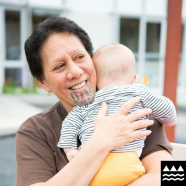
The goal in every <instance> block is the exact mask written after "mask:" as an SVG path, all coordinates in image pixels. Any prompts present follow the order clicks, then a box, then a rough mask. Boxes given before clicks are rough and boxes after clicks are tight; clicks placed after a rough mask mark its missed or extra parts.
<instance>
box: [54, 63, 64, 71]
mask: <svg viewBox="0 0 186 186" xmlns="http://www.w3.org/2000/svg"><path fill="white" fill-rule="evenodd" d="M63 66H64V64H60V65H58V66H57V67H56V68H55V70H57V69H59V68H62V67H63Z"/></svg>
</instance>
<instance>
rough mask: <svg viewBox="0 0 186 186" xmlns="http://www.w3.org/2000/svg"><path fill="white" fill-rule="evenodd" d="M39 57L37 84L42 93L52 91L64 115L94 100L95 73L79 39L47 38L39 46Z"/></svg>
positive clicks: (68, 37) (61, 35)
mask: <svg viewBox="0 0 186 186" xmlns="http://www.w3.org/2000/svg"><path fill="white" fill-rule="evenodd" d="M41 57H42V65H43V73H44V80H43V81H42V82H39V81H38V83H39V84H40V86H41V87H42V88H44V90H45V91H47V92H50V91H52V92H53V93H54V94H55V95H56V96H57V97H58V98H59V100H60V101H61V103H62V104H63V106H64V108H65V109H66V110H67V112H70V111H71V110H72V109H73V107H74V106H76V105H85V104H89V103H91V102H92V101H93V99H94V94H95V91H96V72H95V68H94V65H93V62H92V59H91V57H90V55H89V54H88V53H87V51H86V50H85V48H84V46H83V44H82V43H81V41H80V40H79V38H78V37H76V36H74V35H72V34H69V33H57V34H54V35H52V36H50V37H49V38H48V39H47V40H46V42H45V43H44V45H43V47H42V50H41Z"/></svg>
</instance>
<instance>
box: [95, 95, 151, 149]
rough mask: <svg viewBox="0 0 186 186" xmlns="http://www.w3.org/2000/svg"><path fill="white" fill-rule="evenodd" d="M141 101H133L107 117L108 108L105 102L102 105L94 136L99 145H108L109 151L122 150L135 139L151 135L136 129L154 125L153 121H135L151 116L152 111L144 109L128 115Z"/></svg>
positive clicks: (148, 132) (135, 99)
mask: <svg viewBox="0 0 186 186" xmlns="http://www.w3.org/2000/svg"><path fill="white" fill-rule="evenodd" d="M139 101H140V98H139V97H135V98H133V99H131V100H130V101H128V102H127V103H125V104H124V105H122V106H121V108H120V109H119V110H118V111H117V112H116V113H115V114H113V115H111V116H105V115H106V113H107V109H108V107H107V104H106V103H105V102H103V103H102V107H101V109H100V110H99V112H98V115H97V117H96V119H95V129H94V134H93V136H94V137H95V138H96V139H97V140H99V143H102V145H104V146H105V145H106V146H105V147H107V148H108V150H109V151H110V150H113V149H117V148H120V147H122V146H124V145H126V144H127V143H129V142H131V141H133V140H135V139H138V138H142V137H144V136H148V135H149V134H150V133H151V131H149V130H145V131H135V130H136V129H140V128H143V127H148V126H150V125H152V124H153V123H154V121H153V120H140V121H135V120H137V119H139V118H141V117H143V116H145V115H149V114H151V112H152V110H151V109H142V110H138V111H135V112H133V113H131V114H129V115H127V114H128V112H129V110H130V109H131V108H132V107H133V106H134V105H135V104H136V103H138V102H139ZM134 121H135V122H134ZM132 122H133V123H132Z"/></svg>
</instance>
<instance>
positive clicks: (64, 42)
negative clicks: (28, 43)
mask: <svg viewBox="0 0 186 186" xmlns="http://www.w3.org/2000/svg"><path fill="white" fill-rule="evenodd" d="M83 51H84V52H86V50H85V47H84V46H83V44H82V43H81V41H80V40H79V38H78V37H77V36H74V35H72V34H69V33H57V34H53V35H52V36H50V37H49V38H48V39H47V40H46V42H45V43H44V44H43V47H42V51H41V53H42V57H47V58H48V57H49V58H58V57H59V56H61V55H64V53H68V55H73V54H74V53H77V52H83ZM53 60H55V59H53Z"/></svg>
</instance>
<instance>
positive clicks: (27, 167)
mask: <svg viewBox="0 0 186 186" xmlns="http://www.w3.org/2000/svg"><path fill="white" fill-rule="evenodd" d="M66 116H67V112H66V110H65V109H64V108H63V106H62V104H61V103H60V102H58V103H57V104H55V105H54V106H53V107H51V108H49V109H47V110H45V111H43V112H41V113H39V114H37V115H35V116H32V117H30V118H29V119H28V120H26V121H25V122H24V123H23V124H22V125H21V126H20V128H19V130H18V131H17V134H16V160H17V180H16V186H28V185H31V184H34V183H38V182H45V181H47V180H49V179H50V178H51V177H53V176H54V175H55V174H56V173H57V172H58V171H59V170H60V169H62V168H63V167H64V166H65V165H66V164H67V163H68V160H67V158H66V155H65V153H64V151H63V149H60V148H58V147H57V143H58V141H59V137H60V132H61V123H62V121H63V120H64V118H65V117H66ZM148 129H150V130H152V133H151V135H150V136H148V137H147V139H146V141H145V147H144V149H143V152H142V155H141V159H143V158H144V157H145V156H147V155H149V154H151V153H153V152H155V151H159V150H165V149H166V150H168V151H169V152H170V153H171V152H172V147H171V145H170V143H169V142H168V140H167V138H166V135H165V132H164V130H163V126H162V125H161V124H159V123H158V122H155V123H154V125H153V126H151V127H149V128H148Z"/></svg>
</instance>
